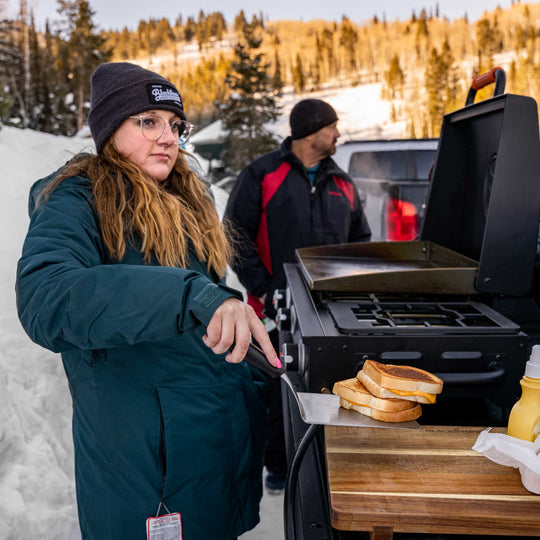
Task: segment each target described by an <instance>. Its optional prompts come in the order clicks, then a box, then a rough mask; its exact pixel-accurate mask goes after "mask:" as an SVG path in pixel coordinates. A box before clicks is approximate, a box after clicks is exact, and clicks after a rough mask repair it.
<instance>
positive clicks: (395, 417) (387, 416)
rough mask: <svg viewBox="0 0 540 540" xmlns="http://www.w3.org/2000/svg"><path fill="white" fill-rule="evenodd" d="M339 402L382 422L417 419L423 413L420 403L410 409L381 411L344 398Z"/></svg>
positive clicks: (345, 406) (344, 406) (346, 407)
mask: <svg viewBox="0 0 540 540" xmlns="http://www.w3.org/2000/svg"><path fill="white" fill-rule="evenodd" d="M339 404H340V405H341V406H342V407H343V408H344V409H352V410H353V411H356V412H358V413H360V414H363V415H365V416H369V417H370V418H373V420H379V421H381V422H410V421H411V420H416V419H417V418H419V417H420V415H421V414H422V406H421V405H420V403H415V404H413V407H412V408H410V409H406V410H404V411H395V412H388V411H380V410H378V409H373V408H371V407H365V406H364V405H357V404H355V403H351V402H350V401H347V400H346V399H344V398H340V399H339Z"/></svg>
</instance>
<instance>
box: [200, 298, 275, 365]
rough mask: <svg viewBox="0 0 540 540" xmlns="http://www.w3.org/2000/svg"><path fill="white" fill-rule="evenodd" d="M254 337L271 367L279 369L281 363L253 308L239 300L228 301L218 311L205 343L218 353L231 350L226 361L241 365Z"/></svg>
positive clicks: (204, 339) (210, 325)
mask: <svg viewBox="0 0 540 540" xmlns="http://www.w3.org/2000/svg"><path fill="white" fill-rule="evenodd" d="M252 335H253V337H254V339H255V340H256V341H257V343H259V345H260V347H261V349H262V350H263V351H264V353H265V355H266V358H267V359H268V361H269V362H270V364H272V365H273V366H275V367H278V365H279V364H280V362H279V360H278V358H277V356H276V351H275V350H274V347H273V346H272V343H271V341H270V338H269V337H268V333H267V332H266V330H265V329H264V325H263V324H262V323H261V321H260V320H259V318H258V317H257V315H256V314H255V311H254V310H253V308H252V307H251V306H249V305H247V304H245V303H244V302H242V301H240V300H237V299H235V298H229V299H227V300H225V302H223V304H221V305H220V306H219V307H218V309H216V311H215V312H214V315H213V316H212V318H211V319H210V322H209V323H208V327H207V331H206V335H205V336H204V337H203V342H204V344H205V345H206V346H207V347H209V348H210V349H212V351H213V352H215V353H216V354H223V353H225V352H226V351H228V350H230V353H229V354H228V355H227V356H226V360H227V361H228V362H233V363H238V362H241V361H242V360H243V359H244V358H245V356H246V354H247V351H248V348H249V344H250V343H251V336H252Z"/></svg>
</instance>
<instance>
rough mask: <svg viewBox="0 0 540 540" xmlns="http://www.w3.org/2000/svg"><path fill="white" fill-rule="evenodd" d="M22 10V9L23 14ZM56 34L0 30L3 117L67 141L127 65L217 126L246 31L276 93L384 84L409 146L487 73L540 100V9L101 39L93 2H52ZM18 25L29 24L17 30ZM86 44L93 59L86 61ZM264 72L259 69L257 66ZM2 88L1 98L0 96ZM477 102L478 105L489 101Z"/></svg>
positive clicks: (210, 23)
mask: <svg viewBox="0 0 540 540" xmlns="http://www.w3.org/2000/svg"><path fill="white" fill-rule="evenodd" d="M24 3H25V2H22V4H24ZM59 5H61V6H62V7H63V10H60V13H59V16H60V17H61V18H62V21H61V22H62V24H60V23H58V22H57V23H55V24H52V23H51V26H50V27H49V26H48V27H47V29H46V31H45V32H44V33H37V32H36V31H35V29H34V25H33V22H32V17H31V13H26V15H25V16H24V18H23V17H21V18H20V19H18V20H15V21H7V20H2V21H1V22H0V60H2V59H8V60H9V61H8V62H5V61H2V62H0V65H2V67H1V68H0V82H1V83H2V84H1V85H0V118H1V119H2V121H3V122H4V123H11V124H18V125H28V126H30V127H34V128H36V129H40V130H43V131H50V132H53V133H63V134H73V133H74V132H75V131H76V130H77V129H78V128H80V126H81V125H82V123H84V121H85V114H86V113H87V107H88V98H89V85H88V79H89V76H90V73H91V71H92V70H93V69H94V67H95V65H97V64H98V63H100V62H102V61H106V60H111V59H112V60H130V61H134V62H137V63H140V64H141V65H144V66H150V67H152V68H153V69H156V70H158V71H160V72H162V73H163V74H164V75H165V76H167V77H169V78H170V79H171V80H172V81H173V82H175V83H176V84H177V85H178V87H179V88H180V89H181V93H182V96H183V98H184V101H185V103H186V107H187V108H188V109H189V112H190V118H191V119H192V120H193V121H194V122H195V123H197V125H199V126H202V125H205V124H207V123H209V122H210V121H212V120H213V119H215V118H216V117H217V116H218V114H219V113H218V109H217V107H216V105H215V104H216V102H223V101H225V100H226V99H227V97H228V95H229V94H230V93H231V88H230V86H229V84H228V80H227V77H228V75H230V73H231V69H232V62H233V59H234V50H233V47H234V46H235V45H236V44H237V43H238V42H239V41H241V39H242V36H243V35H244V33H245V32H244V30H245V28H246V26H249V27H250V29H251V30H252V31H254V32H255V33H256V34H257V35H258V36H259V37H260V39H261V45H260V48H259V52H260V53H262V55H263V59H264V63H265V64H266V66H265V69H266V70H267V71H268V73H269V75H270V76H271V78H272V85H273V88H274V90H275V92H276V93H278V94H279V92H283V91H292V92H295V93H296V94H298V96H299V97H300V96H304V95H306V94H308V93H309V92H310V91H313V90H317V89H319V88H321V87H323V86H328V85H357V84H363V83H365V82H373V81H378V82H381V83H383V85H382V87H383V97H384V98H385V99H388V100H392V103H393V114H394V115H395V118H396V119H406V121H407V125H408V136H411V137H431V136H437V135H438V130H439V128H440V125H441V118H442V115H443V114H444V113H446V112H448V111H451V110H454V109H455V108H457V107H461V106H462V105H463V104H464V101H465V96H466V94H467V91H468V88H469V85H470V82H471V80H472V78H473V77H474V76H475V75H477V74H479V73H482V72H484V71H487V70H488V69H489V68H491V67H493V66H494V65H500V66H502V67H503V68H504V69H505V70H506V73H507V84H506V91H507V92H511V93H518V94H525V95H529V96H532V97H533V98H535V99H538V98H539V97H540V47H539V45H540V3H522V2H519V1H516V2H514V3H513V4H512V7H511V8H508V9H501V8H497V9H495V10H493V11H491V12H486V13H485V14H484V15H483V17H482V18H481V19H479V20H476V21H469V20H468V19H467V17H466V15H465V16H464V17H463V18H461V19H457V20H448V19H447V18H445V17H444V16H443V14H440V13H438V11H436V12H434V13H432V12H426V11H425V10H422V11H420V12H418V13H415V12H413V13H411V16H410V18H409V19H408V20H404V21H400V20H396V21H386V20H379V19H377V18H376V17H374V18H373V19H372V20H371V21H369V22H368V23H366V24H363V25H359V24H356V23H355V22H353V21H351V20H350V19H349V18H347V17H346V16H343V17H342V19H341V20H339V21H322V20H314V21H307V22H303V21H269V20H265V19H264V18H263V16H262V15H260V16H254V17H253V19H252V20H251V21H247V20H246V18H245V16H244V13H243V12H240V13H239V14H238V15H237V17H236V19H235V21H234V22H233V23H232V24H230V25H227V23H226V21H225V19H224V17H223V15H222V14H221V13H209V14H205V13H204V12H203V11H201V12H200V13H199V16H198V17H197V19H195V18H192V17H188V18H187V19H185V20H184V19H183V17H182V15H181V14H179V16H178V18H177V19H176V20H175V21H169V20H167V19H160V20H142V21H141V22H140V23H139V25H138V28H137V29H136V30H133V31H130V30H129V29H127V28H123V29H122V28H120V29H108V30H106V31H101V32H97V31H96V30H95V27H94V25H93V23H92V16H93V12H92V9H91V4H89V3H88V2H87V1H86V0H60V1H59ZM23 21H26V22H23ZM89 37H91V38H92V40H93V42H92V47H91V52H92V54H91V55H89V54H88V49H86V50H85V47H88V43H89ZM263 67H264V66H263ZM2 89H3V90H2ZM492 91H493V88H492V87H490V88H488V89H486V90H485V91H483V92H484V94H482V93H481V92H479V95H478V99H481V98H482V97H485V95H487V94H488V93H490V92H492Z"/></svg>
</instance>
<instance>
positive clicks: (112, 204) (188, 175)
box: [44, 140, 232, 276]
mask: <svg viewBox="0 0 540 540" xmlns="http://www.w3.org/2000/svg"><path fill="white" fill-rule="evenodd" d="M189 156H190V154H188V153H187V152H185V151H184V150H182V149H180V152H179V154H178V158H177V159H176V163H175V164H174V167H173V170H172V171H171V173H170V174H169V177H168V178H167V179H166V180H164V181H163V182H157V181H155V180H153V179H152V178H150V177H149V176H148V175H147V174H145V173H144V172H143V171H142V169H141V168H140V167H139V166H137V165H135V164H134V163H133V162H131V161H130V160H129V159H127V158H125V157H124V156H122V155H121V154H120V153H119V152H117V150H116V149H115V148H114V145H113V143H112V141H111V140H109V141H107V143H106V144H105V146H104V148H103V150H102V152H101V153H100V154H98V155H94V154H80V155H78V156H76V157H75V158H74V159H72V160H71V161H70V162H68V163H67V164H66V165H65V166H64V168H63V169H62V170H61V171H60V175H59V176H57V177H56V178H55V179H54V181H53V182H52V183H51V184H50V185H49V186H48V187H47V189H46V190H45V192H44V195H45V197H48V196H49V194H50V192H51V191H52V190H53V189H54V188H55V187H56V186H57V185H58V184H60V182H62V181H63V180H65V179H66V178H69V177H72V176H75V175H77V174H81V173H83V174H84V175H85V176H88V177H89V178H90V181H91V183H92V193H93V197H94V204H95V208H96V212H97V215H98V218H99V222H100V227H101V236H102V238H103V242H104V243H105V246H106V248H107V251H108V253H109V256H110V257H111V258H112V259H116V260H121V259H122V257H123V256H124V254H125V252H126V238H129V237H130V236H134V237H138V238H139V239H140V241H141V248H140V249H141V253H142V255H143V260H144V261H145V262H146V263H148V262H150V260H151V257H152V255H153V256H155V258H156V259H157V261H158V262H159V264H161V265H162V266H175V267H180V268H185V267H186V266H187V264H188V259H189V253H188V250H189V246H190V245H191V246H192V247H193V249H194V250H195V253H196V255H197V258H198V259H199V260H200V261H203V262H206V264H207V268H208V270H213V271H215V272H216V274H217V275H218V276H224V275H225V272H226V270H227V263H228V261H229V260H230V259H231V257H232V249H231V244H230V242H229V241H228V238H227V233H226V230H225V226H224V225H223V224H222V223H220V221H219V217H218V215H217V212H216V210H215V207H214V203H213V201H212V198H211V196H210V194H209V189H208V187H207V186H206V185H205V184H204V183H203V181H202V180H201V179H200V178H199V177H198V176H197V174H196V173H195V172H194V171H193V169H192V168H191V167H190V166H189V164H188V161H187V159H188V158H189ZM192 159H194V158H192Z"/></svg>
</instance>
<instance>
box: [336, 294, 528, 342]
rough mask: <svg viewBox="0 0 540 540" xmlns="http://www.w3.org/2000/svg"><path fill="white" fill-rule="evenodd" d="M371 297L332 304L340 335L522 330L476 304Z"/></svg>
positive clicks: (483, 306) (485, 307) (492, 311)
mask: <svg viewBox="0 0 540 540" xmlns="http://www.w3.org/2000/svg"><path fill="white" fill-rule="evenodd" d="M370 296H371V297H370V298H369V299H368V298H365V299H361V300H360V301H355V302H329V303H328V309H329V311H330V313H331V315H332V317H333V319H334V321H335V323H336V326H337V328H338V329H339V331H340V332H342V333H347V334H356V333H365V332H366V330H367V331H370V330H372V331H373V332H382V333H408V332H422V333H425V332H435V333H456V332H459V333H471V332H480V333H486V332H489V333H492V332H501V333H514V332H516V331H518V330H519V326H518V325H516V324H515V323H513V322H511V321H509V320H508V319H506V318H505V317H503V316H502V315H500V314H499V313H497V312H496V311H494V310H492V309H491V308H489V307H488V306H485V305H484V304H480V303H476V302H444V301H441V302H437V301H430V302H425V301H414V300H411V301H404V302H395V301H385V300H379V299H378V298H377V297H376V296H375V295H370Z"/></svg>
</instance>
